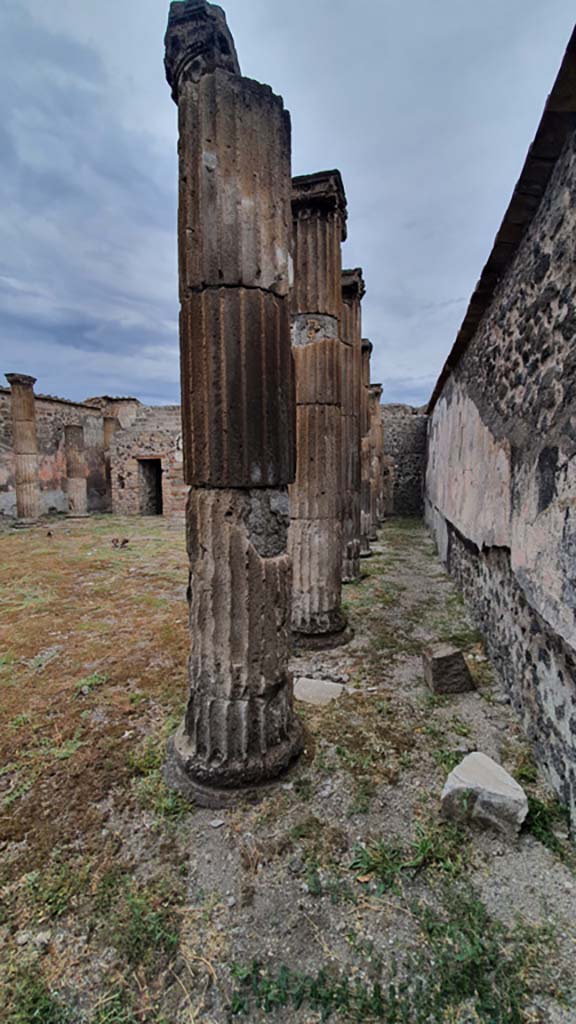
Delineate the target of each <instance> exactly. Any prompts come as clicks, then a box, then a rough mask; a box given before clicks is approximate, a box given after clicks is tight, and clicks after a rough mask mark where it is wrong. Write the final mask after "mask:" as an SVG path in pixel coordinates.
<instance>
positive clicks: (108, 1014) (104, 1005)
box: [90, 992, 138, 1024]
mask: <svg viewBox="0 0 576 1024" xmlns="http://www.w3.org/2000/svg"><path fill="white" fill-rule="evenodd" d="M90 1024H138V1017H136V1016H135V1015H134V1008H133V1004H132V1000H131V999H130V997H129V996H128V995H127V994H126V993H125V992H112V994H111V995H109V996H106V997H105V998H104V999H102V1000H101V1001H100V1003H99V1005H98V1007H97V1008H96V1012H95V1014H94V1016H93V1017H92V1018H91V1019H90Z"/></svg>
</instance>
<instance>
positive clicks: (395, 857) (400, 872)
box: [350, 823, 466, 892]
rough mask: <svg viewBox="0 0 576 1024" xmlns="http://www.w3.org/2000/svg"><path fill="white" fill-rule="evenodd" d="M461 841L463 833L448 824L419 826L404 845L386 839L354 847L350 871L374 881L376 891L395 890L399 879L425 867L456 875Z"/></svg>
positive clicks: (460, 863) (461, 864)
mask: <svg viewBox="0 0 576 1024" xmlns="http://www.w3.org/2000/svg"><path fill="white" fill-rule="evenodd" d="M465 839H466V836H465V833H464V831H463V830H462V829H461V828H458V827H457V826H455V825H452V824H449V823H446V824H440V825H429V826H423V825H419V826H417V830H416V837H415V838H414V839H413V840H412V841H411V843H409V844H408V845H406V844H405V843H403V842H402V841H401V840H399V839H388V840H377V841H375V842H372V843H369V844H368V845H365V846H362V845H361V846H357V847H356V848H355V851H354V859H353V861H352V863H351V865H350V870H351V871H354V872H355V873H356V875H357V876H358V878H359V880H360V881H363V882H366V881H372V880H373V881H375V882H376V885H377V889H378V891H379V892H386V891H388V890H389V889H395V890H398V888H399V885H400V881H401V879H402V878H404V877H406V876H407V875H409V876H412V877H413V876H414V875H416V874H418V873H419V872H420V871H423V870H424V869H426V868H437V869H438V870H440V871H442V872H443V873H445V874H448V875H452V876H456V875H459V874H460V873H461V872H462V870H463V867H464V858H463V852H464V848H465Z"/></svg>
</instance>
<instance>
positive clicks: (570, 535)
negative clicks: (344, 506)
mask: <svg viewBox="0 0 576 1024" xmlns="http://www.w3.org/2000/svg"><path fill="white" fill-rule="evenodd" d="M575 200H576V135H575V134H574V133H572V134H571V135H569V137H568V140H567V142H566V143H565V146H564V149H563V151H562V154H561V156H560V158H559V159H558V160H557V163H556V166H555V169H554V172H553V175H552V178H551V179H550V181H549V183H548V186H547V189H546V192H545V195H544V198H543V199H542V202H541V203H540V206H539V208H538V210H537V212H536V213H535V215H534V217H533V219H532V220H531V222H530V224H529V226H528V228H527V231H526V233H525V234H524V236H523V239H522V241H521V242H520V246H519V248H518V250H517V252H516V255H515V257H514V259H513V260H512V262H511V263H510V264H509V266H508V267H507V269H506V271H505V273H504V276H503V278H502V279H501V281H500V283H499V284H498V285H497V286H496V288H495V291H494V294H493V296H492V301H491V304H490V305H489V307H488V309H487V310H486V312H485V313H484V315H483V317H482V319H481V320H480V323H479V326H478V327H477V329H476V333H475V334H474V336H473V337H472V340H471V341H470V343H469V344H468V345H467V347H466V349H465V351H464V353H463V354H462V355H461V356H460V358H459V360H458V361H457V362H456V364H455V366H454V367H453V368H452V371H451V373H449V375H448V376H447V377H446V379H445V381H444V384H443V387H442V390H441V391H440V393H439V396H438V397H437V400H436V403H435V405H434V408H433V410H432V412H431V419H430V428H429V441H428V462H427V470H426V516H427V520H428V522H429V524H430V526H431V528H432V529H433V530H434V533H435V535H436V538H437V541H438V545H439V548H440V551H441V554H442V557H443V559H444V561H445V562H446V564H447V565H448V567H449V570H450V572H451V573H453V574H454V575H455V576H456V578H457V579H458V581H459V583H460V584H461V586H462V588H463V591H464V594H465V597H466V599H467V601H468V604H469V607H470V608H471V610H472V613H473V615H474V618H475V620H476V622H477V624H478V626H479V627H480V629H481V630H482V631H483V633H484V635H485V637H486V640H487V644H488V649H489V652H490V654H491V657H492V659H493V661H494V662H495V664H496V666H497V667H498V668H499V670H500V673H501V675H502V678H503V679H504V681H505V683H506V685H507V687H508V690H509V692H510V696H511V699H512V702H513V704H514V706H515V708H516V710H517V711H518V713H519V715H520V716H521V717H522V719H523V721H524V725H525V728H526V731H527V733H528V735H529V736H530V738H531V739H532V741H533V743H534V749H535V752H536V755H537V757H538V760H539V761H540V763H541V765H542V766H543V768H544V769H545V771H546V772H547V774H548V776H549V778H550V780H551V781H552V783H553V784H554V786H555V787H556V789H557V791H558V793H559V794H560V796H561V798H562V799H563V800H564V801H565V803H567V804H568V805H569V806H570V807H571V810H572V813H573V815H574V821H575V823H576V274H575V269H576V249H575V242H574V239H575V238H576V202H575Z"/></svg>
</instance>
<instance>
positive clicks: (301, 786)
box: [294, 775, 312, 802]
mask: <svg viewBox="0 0 576 1024" xmlns="http://www.w3.org/2000/svg"><path fill="white" fill-rule="evenodd" d="M294 792H295V793H296V795H297V796H299V797H300V799H301V800H304V801H306V802H307V801H308V800H311V799H312V780H311V779H310V778H309V777H308V776H307V775H301V776H300V778H299V779H296V781H295V782H294Z"/></svg>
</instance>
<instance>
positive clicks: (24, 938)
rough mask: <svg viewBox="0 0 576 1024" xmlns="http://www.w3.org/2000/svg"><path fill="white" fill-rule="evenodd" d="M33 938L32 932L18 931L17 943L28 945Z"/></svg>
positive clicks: (18, 944)
mask: <svg viewBox="0 0 576 1024" xmlns="http://www.w3.org/2000/svg"><path fill="white" fill-rule="evenodd" d="M31 938H32V936H31V934H30V932H18V935H17V936H16V945H17V946H27V945H28V943H29V942H30V940H31Z"/></svg>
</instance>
